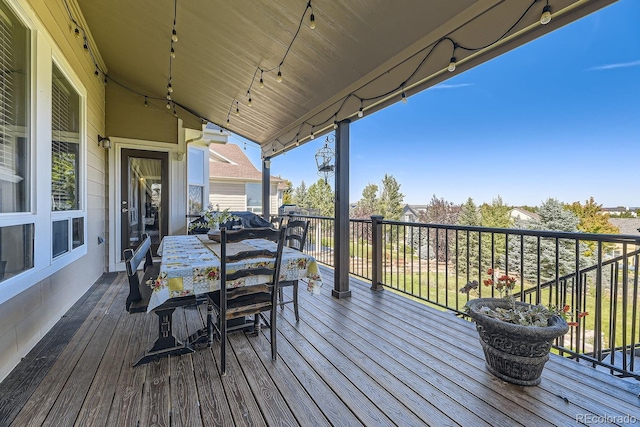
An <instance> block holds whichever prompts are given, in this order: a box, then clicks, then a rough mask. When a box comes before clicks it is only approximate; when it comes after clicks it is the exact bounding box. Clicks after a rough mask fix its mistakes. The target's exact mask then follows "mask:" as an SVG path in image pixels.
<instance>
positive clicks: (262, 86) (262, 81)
mask: <svg viewBox="0 0 640 427" xmlns="http://www.w3.org/2000/svg"><path fill="white" fill-rule="evenodd" d="M260 88H261V89H262V88H264V80H262V70H260Z"/></svg>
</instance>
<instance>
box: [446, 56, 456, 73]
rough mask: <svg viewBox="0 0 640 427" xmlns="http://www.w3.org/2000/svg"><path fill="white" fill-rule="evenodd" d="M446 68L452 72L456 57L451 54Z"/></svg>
mask: <svg viewBox="0 0 640 427" xmlns="http://www.w3.org/2000/svg"><path fill="white" fill-rule="evenodd" d="M447 70H449V72H451V73H453V72H454V71H455V70H456V57H455V56H452V57H451V60H450V61H449V66H448V67H447Z"/></svg>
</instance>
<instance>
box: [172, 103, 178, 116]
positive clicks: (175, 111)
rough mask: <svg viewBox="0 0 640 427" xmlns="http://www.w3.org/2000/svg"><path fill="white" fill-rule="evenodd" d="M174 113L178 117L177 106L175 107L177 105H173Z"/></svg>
mask: <svg viewBox="0 0 640 427" xmlns="http://www.w3.org/2000/svg"><path fill="white" fill-rule="evenodd" d="M173 115H174V116H176V117H178V113H177V112H176V107H175V105H174V106H173Z"/></svg>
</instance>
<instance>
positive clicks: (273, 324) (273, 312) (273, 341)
mask: <svg viewBox="0 0 640 427" xmlns="http://www.w3.org/2000/svg"><path fill="white" fill-rule="evenodd" d="M272 293H273V298H272V299H271V305H272V306H271V325H269V327H270V330H271V359H272V360H276V357H277V356H278V349H277V348H276V334H277V332H278V331H277V328H276V303H277V300H276V291H275V289H274V290H273V292H272Z"/></svg>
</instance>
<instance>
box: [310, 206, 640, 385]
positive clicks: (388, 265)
mask: <svg viewBox="0 0 640 427" xmlns="http://www.w3.org/2000/svg"><path fill="white" fill-rule="evenodd" d="M303 218H305V219H308V220H309V221H311V225H310V229H309V234H308V242H309V244H308V245H307V252H309V253H310V254H312V255H313V256H315V257H316V259H317V260H318V261H319V262H322V263H325V264H327V265H331V266H333V262H334V260H333V249H334V248H333V239H334V236H333V227H334V220H333V218H330V217H314V216H305V217H303ZM350 246H351V247H350V255H351V259H350V273H351V274H354V275H356V276H359V277H362V278H364V279H368V280H370V281H372V288H373V289H379V288H382V287H383V286H384V287H386V288H389V289H393V290H394V291H397V292H401V293H404V294H407V295H410V296H411V297H414V298H417V299H420V300H422V301H424V302H426V303H429V304H433V305H436V306H438V307H442V308H446V309H449V310H453V311H455V312H456V313H460V314H462V313H463V311H464V305H465V304H466V302H467V301H468V300H469V299H470V298H474V297H475V296H474V295H471V296H468V295H466V294H461V293H460V292H459V290H460V288H462V287H463V286H464V285H465V284H466V283H468V282H470V281H473V280H476V281H478V283H480V284H482V283H483V280H484V279H486V278H487V277H488V275H487V270H488V269H489V268H492V269H494V270H496V271H498V272H500V274H507V275H510V276H513V277H515V278H516V279H517V283H518V286H517V288H516V296H517V297H518V298H519V299H520V300H522V301H526V302H530V303H534V304H544V305H547V306H549V305H553V306H564V305H569V306H571V312H572V313H573V314H574V319H573V320H574V321H576V322H577V323H578V325H577V326H575V327H572V328H571V330H570V332H569V333H568V334H566V335H565V336H564V337H561V338H559V339H558V340H557V341H556V345H555V348H556V350H557V352H558V353H560V354H562V355H564V356H567V357H573V358H576V359H580V360H582V361H584V362H585V363H589V364H592V365H594V366H602V367H604V368H606V369H608V370H609V371H611V373H614V374H617V375H620V376H629V377H634V378H636V379H639V380H640V312H639V310H638V303H639V301H638V298H639V297H640V293H639V289H638V269H637V268H636V267H637V266H638V261H639V257H640V238H639V237H636V236H625V235H601V234H587V233H565V232H553V231H536V230H517V229H504V228H483V227H471V226H457V225H443V224H420V223H410V222H401V221H385V220H383V219H382V217H373V218H372V219H352V220H350ZM478 296H479V297H494V296H495V297H497V296H499V295H497V294H496V293H495V290H494V289H493V288H487V287H483V286H482V285H481V286H479V287H478ZM582 312H588V313H589V314H588V315H587V316H586V317H583V318H581V319H578V318H577V314H578V313H582Z"/></svg>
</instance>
